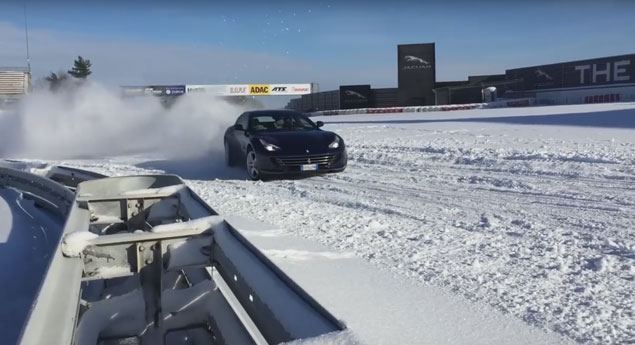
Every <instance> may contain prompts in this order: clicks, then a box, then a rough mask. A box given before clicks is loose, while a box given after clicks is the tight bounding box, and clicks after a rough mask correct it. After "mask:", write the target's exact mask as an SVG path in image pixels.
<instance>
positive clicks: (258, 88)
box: [249, 84, 271, 95]
mask: <svg viewBox="0 0 635 345" xmlns="http://www.w3.org/2000/svg"><path fill="white" fill-rule="evenodd" d="M270 92H271V88H270V87H269V85H266V84H264V85H259V84H257V85H249V94H250V95H268V94H269V93H270Z"/></svg>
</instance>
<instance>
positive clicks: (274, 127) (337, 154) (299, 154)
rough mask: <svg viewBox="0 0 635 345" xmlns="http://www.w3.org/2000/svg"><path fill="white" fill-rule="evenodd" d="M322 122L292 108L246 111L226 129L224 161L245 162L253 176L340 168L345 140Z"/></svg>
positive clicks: (249, 173)
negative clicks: (323, 127)
mask: <svg viewBox="0 0 635 345" xmlns="http://www.w3.org/2000/svg"><path fill="white" fill-rule="evenodd" d="M323 125H324V123H323V122H322V121H317V123H314V122H313V121H311V120H310V119H309V118H308V117H307V116H305V115H303V114H302V113H298V112H294V111H288V110H258V111H248V112H245V113H243V114H242V115H240V116H239V117H238V119H237V120H236V123H235V124H234V125H233V126H231V127H229V128H228V129H227V131H225V137H224V142H225V161H226V163H227V165H229V166H234V165H239V164H244V166H245V168H246V169H247V174H248V175H249V178H251V179H252V180H258V179H264V178H267V177H270V176H273V175H298V174H319V173H333V172H340V171H343V170H344V169H345V168H346V161H347V156H346V148H345V145H344V140H343V139H342V138H341V137H340V136H339V135H337V134H335V133H333V132H328V131H324V130H322V129H320V127H322V126H323Z"/></svg>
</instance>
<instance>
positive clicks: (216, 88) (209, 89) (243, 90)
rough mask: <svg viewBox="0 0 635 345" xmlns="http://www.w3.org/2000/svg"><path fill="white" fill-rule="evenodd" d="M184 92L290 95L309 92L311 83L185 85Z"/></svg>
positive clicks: (231, 94) (228, 94)
mask: <svg viewBox="0 0 635 345" xmlns="http://www.w3.org/2000/svg"><path fill="white" fill-rule="evenodd" d="M185 90H186V93H191V94H195V93H205V94H211V95H216V96H248V95H252V96H253V95H257V96H290V95H306V94H310V93H311V91H312V90H311V84H233V85H185Z"/></svg>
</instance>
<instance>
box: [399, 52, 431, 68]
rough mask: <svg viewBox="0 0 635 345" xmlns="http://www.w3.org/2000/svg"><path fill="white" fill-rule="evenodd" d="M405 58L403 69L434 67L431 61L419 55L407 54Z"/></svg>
mask: <svg viewBox="0 0 635 345" xmlns="http://www.w3.org/2000/svg"><path fill="white" fill-rule="evenodd" d="M403 59H404V66H403V68H402V69H403V70H421V69H430V68H432V64H431V63H430V62H429V61H427V60H424V59H423V58H420V57H418V56H414V55H405V56H404V57H403Z"/></svg>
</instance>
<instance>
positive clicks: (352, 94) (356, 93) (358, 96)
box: [344, 90, 366, 99]
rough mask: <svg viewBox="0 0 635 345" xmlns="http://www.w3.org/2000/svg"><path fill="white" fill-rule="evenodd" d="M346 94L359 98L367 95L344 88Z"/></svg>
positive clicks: (364, 97)
mask: <svg viewBox="0 0 635 345" xmlns="http://www.w3.org/2000/svg"><path fill="white" fill-rule="evenodd" d="M344 94H345V95H346V96H352V97H355V98H358V99H366V96H364V95H362V94H361V93H359V92H357V91H353V90H344Z"/></svg>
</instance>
